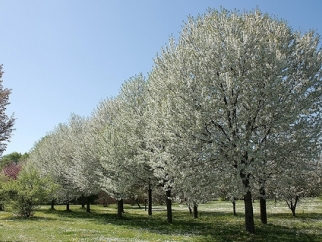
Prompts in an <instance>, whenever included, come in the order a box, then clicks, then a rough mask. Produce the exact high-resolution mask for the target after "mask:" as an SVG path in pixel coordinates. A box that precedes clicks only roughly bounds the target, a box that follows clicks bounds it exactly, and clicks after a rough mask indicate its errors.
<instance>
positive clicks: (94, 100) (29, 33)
mask: <svg viewBox="0 0 322 242" xmlns="http://www.w3.org/2000/svg"><path fill="white" fill-rule="evenodd" d="M220 6H222V7H224V8H227V9H229V10H233V9H237V10H241V11H243V10H253V9H255V8H256V7H258V8H259V9H260V10H262V12H267V13H269V14H270V15H274V16H276V17H278V18H282V19H285V20H287V21H288V23H289V25H290V26H292V27H293V29H294V30H303V31H307V30H309V29H314V30H316V31H317V32H318V33H320V34H322V12H321V11H322V1H321V0H310V1H304V0H270V1H268V0H262V1H260V0H257V1H256V0H209V1H208V0H0V31H1V35H0V50H1V52H0V64H3V70H4V72H5V73H4V75H3V78H2V79H3V86H4V87H6V88H10V89H12V94H11V96H10V102H11V104H10V105H9V106H8V109H7V114H9V115H11V114H12V113H13V112H14V113H15V114H14V116H15V117H16V118H17V120H16V123H15V128H16V130H15V131H14V133H13V137H12V138H11V142H10V143H9V144H8V147H7V150H6V151H5V152H4V154H8V153H11V152H13V151H17V152H21V153H24V152H29V151H30V149H31V148H32V147H33V145H34V143H35V142H36V141H38V140H39V139H40V138H41V137H43V136H45V135H46V133H47V132H49V131H51V130H52V129H53V128H54V127H55V126H56V125H57V124H59V123H64V122H67V121H68V118H69V116H70V114H71V113H76V114H79V115H83V116H89V115H91V113H92V111H93V109H94V108H95V107H96V106H97V105H98V103H99V102H100V101H102V100H104V99H105V98H107V97H111V96H116V95H117V94H118V91H119V89H120V87H121V84H122V83H123V82H124V80H127V79H128V78H129V77H131V76H133V75H135V74H138V73H140V72H142V73H143V74H147V73H148V72H149V71H150V70H151V67H152V65H153V58H154V57H155V55H156V53H157V52H159V51H160V49H161V47H162V46H164V45H166V43H167V42H168V39H169V37H170V35H171V34H173V35H174V36H178V35H179V32H180V30H181V27H182V25H183V21H185V20H186V19H187V16H188V15H192V16H196V15H197V14H198V13H200V14H202V13H204V12H205V11H206V10H207V8H209V7H211V8H217V9H219V8H220Z"/></svg>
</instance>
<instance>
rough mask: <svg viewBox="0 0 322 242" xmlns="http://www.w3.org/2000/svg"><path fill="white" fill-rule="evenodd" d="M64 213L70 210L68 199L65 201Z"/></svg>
mask: <svg viewBox="0 0 322 242" xmlns="http://www.w3.org/2000/svg"><path fill="white" fill-rule="evenodd" d="M66 211H68V212H69V211H70V209H69V199H68V200H67V202H66Z"/></svg>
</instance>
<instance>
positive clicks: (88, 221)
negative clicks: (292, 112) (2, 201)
mask: <svg viewBox="0 0 322 242" xmlns="http://www.w3.org/2000/svg"><path fill="white" fill-rule="evenodd" d="M258 206H259V204H258V202H257V201H255V203H254V212H255V226H256V234H255V235H251V234H249V233H247V232H245V228H244V216H243V202H242V201H238V202H237V216H233V214H232V204H231V203H230V202H222V201H215V202H211V203H208V204H203V205H200V206H199V215H200V216H199V218H198V219H193V218H192V217H191V216H190V215H189V213H188V210H187V208H186V207H185V206H181V205H175V206H174V207H173V224H168V223H167V221H166V211H165V207H163V206H156V207H154V211H153V216H152V217H149V216H147V212H146V211H144V209H138V208H136V207H131V206H129V205H125V214H124V217H123V218H121V219H118V218H117V217H116V207H115V205H111V206H109V207H107V208H104V207H102V206H92V207H91V208H92V210H91V211H92V212H91V213H90V214H88V213H86V211H85V210H84V209H81V208H80V205H73V206H71V210H72V212H66V211H64V210H65V206H56V210H55V211H51V210H49V206H42V207H41V208H40V209H38V210H37V211H36V212H35V214H34V216H33V217H31V218H28V219H24V218H21V217H17V216H14V215H12V213H11V212H0V241H23V242H26V241H41V242H43V241H55V242H56V241H64V242H65V241H225V242H226V241H289V242H290V241H322V201H321V200H319V199H318V198H314V199H305V200H301V202H300V204H299V205H298V209H297V216H296V217H295V218H294V217H292V214H291V211H290V210H289V209H288V208H287V207H286V204H285V203H284V202H278V203H277V205H276V206H275V204H274V202H273V201H269V202H268V207H267V212H268V224H267V225H263V224H261V222H260V220H259V207H258Z"/></svg>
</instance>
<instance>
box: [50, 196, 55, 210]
mask: <svg viewBox="0 0 322 242" xmlns="http://www.w3.org/2000/svg"><path fill="white" fill-rule="evenodd" d="M50 209H51V210H55V199H54V198H53V199H52V200H51V207H50Z"/></svg>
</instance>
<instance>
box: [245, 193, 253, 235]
mask: <svg viewBox="0 0 322 242" xmlns="http://www.w3.org/2000/svg"><path fill="white" fill-rule="evenodd" d="M244 204H245V225H246V231H247V232H249V233H251V234H255V224H254V211H253V202H252V194H251V192H250V191H248V192H247V193H246V195H244Z"/></svg>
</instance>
